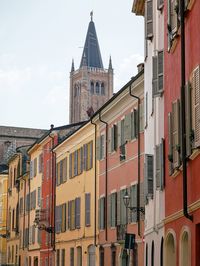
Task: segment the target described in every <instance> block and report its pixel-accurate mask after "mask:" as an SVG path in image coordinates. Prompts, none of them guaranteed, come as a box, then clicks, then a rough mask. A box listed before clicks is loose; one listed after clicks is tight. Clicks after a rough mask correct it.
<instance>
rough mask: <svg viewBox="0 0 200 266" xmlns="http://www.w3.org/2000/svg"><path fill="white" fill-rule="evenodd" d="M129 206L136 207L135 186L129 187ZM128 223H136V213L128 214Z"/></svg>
mask: <svg viewBox="0 0 200 266" xmlns="http://www.w3.org/2000/svg"><path fill="white" fill-rule="evenodd" d="M130 197H131V198H130V206H131V207H137V184H136V185H132V186H131V187H130ZM130 222H132V223H136V222H137V212H136V211H131V212H130Z"/></svg>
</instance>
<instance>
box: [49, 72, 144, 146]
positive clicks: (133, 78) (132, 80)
mask: <svg viewBox="0 0 200 266" xmlns="http://www.w3.org/2000/svg"><path fill="white" fill-rule="evenodd" d="M142 74H144V69H142V70H141V71H140V72H139V73H138V74H137V75H136V76H134V77H132V78H131V80H130V81H129V82H128V83H126V84H125V85H124V86H123V87H122V88H121V89H120V90H119V91H118V92H117V93H116V94H115V95H114V96H113V97H112V98H110V99H109V100H108V101H107V102H106V103H105V104H104V105H103V106H102V107H101V108H100V109H99V110H97V111H96V112H95V113H94V114H93V116H92V117H91V118H90V120H88V121H85V123H84V124H83V125H82V126H80V127H79V128H77V129H76V130H75V131H73V132H71V133H70V134H69V135H67V136H66V137H65V138H64V139H63V140H62V142H61V143H58V144H57V145H56V146H55V147H54V148H53V150H54V149H55V148H57V147H58V146H59V145H61V144H62V143H63V142H64V141H65V140H66V139H68V138H69V137H70V136H72V135H73V134H75V133H76V132H77V131H78V130H79V129H81V128H82V127H83V126H85V125H86V124H87V123H89V122H90V121H92V119H93V118H94V117H95V116H96V115H97V114H98V113H99V112H101V111H102V110H103V109H104V108H105V107H106V106H108V105H109V104H110V103H111V102H112V101H113V100H114V99H115V98H117V96H118V95H119V94H120V93H122V92H123V91H124V90H125V89H126V88H127V87H128V86H130V85H131V84H132V83H133V82H134V81H136V80H137V79H138V78H139V77H140V76H142Z"/></svg>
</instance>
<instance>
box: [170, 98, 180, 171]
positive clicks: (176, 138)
mask: <svg viewBox="0 0 200 266" xmlns="http://www.w3.org/2000/svg"><path fill="white" fill-rule="evenodd" d="M172 132H173V133H172V148H173V168H178V167H179V166H180V149H181V145H180V102H179V100H176V101H175V102H173V103H172Z"/></svg>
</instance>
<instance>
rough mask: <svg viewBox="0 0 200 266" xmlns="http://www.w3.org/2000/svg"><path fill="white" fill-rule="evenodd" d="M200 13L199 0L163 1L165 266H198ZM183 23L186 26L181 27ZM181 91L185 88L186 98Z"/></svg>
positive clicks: (199, 232)
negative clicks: (181, 4)
mask: <svg viewBox="0 0 200 266" xmlns="http://www.w3.org/2000/svg"><path fill="white" fill-rule="evenodd" d="M178 2H180V3H182V2H184V5H185V6H184V9H185V10H183V8H181V6H180V4H179V5H178ZM182 10H183V11H184V12H182ZM199 11H200V1H198V0H196V1H195V0H188V1H174V0H170V1H167V0H166V1H164V15H165V40H164V42H165V57H164V62H165V64H164V71H165V74H164V88H165V91H164V94H165V98H164V100H165V128H164V130H165V139H166V149H165V151H166V169H165V173H166V175H165V176H166V187H165V195H166V199H165V251H164V257H165V265H170V266H173V265H182V266H184V265H200V255H199V254H200V185H199V170H200V167H199V163H200V155H199V153H200V150H199V147H200V121H199V117H200V107H199V106H200V27H199V25H200V16H199ZM183 13H184V16H183V15H182V14H183ZM182 18H183V20H182ZM182 21H183V22H184V23H181V22H182ZM182 25H184V26H185V29H184V27H183V26H182ZM184 34H185V38H184ZM184 41H185V43H184ZM181 85H182V86H181ZM183 85H185V86H183ZM181 88H184V90H183V89H182V93H181ZM181 95H182V97H181ZM184 105H185V108H183V110H182V109H181V106H184ZM184 111H185V112H184ZM181 117H183V120H182V119H181ZM184 124H185V125H184ZM184 131H185V134H184ZM184 135H185V138H183V136H184Z"/></svg>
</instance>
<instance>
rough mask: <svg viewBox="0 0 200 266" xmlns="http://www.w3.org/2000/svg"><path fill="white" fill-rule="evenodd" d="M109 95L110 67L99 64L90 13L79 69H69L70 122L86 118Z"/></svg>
mask: <svg viewBox="0 0 200 266" xmlns="http://www.w3.org/2000/svg"><path fill="white" fill-rule="evenodd" d="M112 95H113V68H112V62H111V58H110V61H109V68H108V69H105V68H104V67H103V62H102V58H101V52H100V48H99V43H98V39H97V34H96V29H95V24H94V22H93V19H92V16H91V21H90V23H89V26H88V31H87V36H86V40H85V45H84V49H83V54H82V59H81V63H80V67H79V69H77V70H75V68H74V62H72V67H71V72H70V110H69V114H70V123H75V122H80V121H86V120H88V118H89V117H91V115H92V114H93V113H94V112H96V111H97V110H98V109H99V108H100V107H101V106H102V105H103V104H104V103H105V102H106V101H107V100H108V99H110V98H111V97H112Z"/></svg>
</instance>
